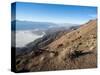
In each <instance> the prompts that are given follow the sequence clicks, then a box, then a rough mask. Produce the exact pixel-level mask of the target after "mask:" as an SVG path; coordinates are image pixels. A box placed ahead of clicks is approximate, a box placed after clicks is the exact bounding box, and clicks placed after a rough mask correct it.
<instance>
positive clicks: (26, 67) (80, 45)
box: [16, 19, 97, 72]
mask: <svg viewBox="0 0 100 75" xmlns="http://www.w3.org/2000/svg"><path fill="white" fill-rule="evenodd" d="M96 67H97V19H96V20H90V21H89V22H87V23H85V24H83V25H80V26H75V27H74V26H73V27H71V28H70V29H64V30H60V31H56V32H54V33H52V32H50V33H48V34H46V35H44V36H43V37H42V38H39V39H36V40H35V41H33V42H31V43H29V44H27V45H26V47H25V48H22V52H19V54H18V55H16V70H17V72H28V71H47V70H48V71H49V70H64V69H83V68H96Z"/></svg>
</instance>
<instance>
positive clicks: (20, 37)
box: [16, 31, 43, 47]
mask: <svg viewBox="0 0 100 75" xmlns="http://www.w3.org/2000/svg"><path fill="white" fill-rule="evenodd" d="M42 36H43V35H36V34H34V33H31V31H17V32H16V47H24V46H25V45H26V44H28V43H30V42H32V41H34V40H36V39H37V38H40V37H42Z"/></svg>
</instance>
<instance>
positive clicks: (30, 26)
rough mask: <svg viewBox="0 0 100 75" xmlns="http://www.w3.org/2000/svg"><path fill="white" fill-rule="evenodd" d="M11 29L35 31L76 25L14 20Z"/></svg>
mask: <svg viewBox="0 0 100 75" xmlns="http://www.w3.org/2000/svg"><path fill="white" fill-rule="evenodd" d="M11 25H12V26H11V27H12V28H11V29H12V30H15V28H16V30H34V29H39V30H45V29H49V28H57V27H69V26H73V25H76V24H69V23H68V24H67V23H66V24H64V25H63V24H61V25H59V24H57V23H52V22H33V21H20V20H13V21H12V22H11Z"/></svg>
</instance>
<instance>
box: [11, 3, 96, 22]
mask: <svg viewBox="0 0 100 75" xmlns="http://www.w3.org/2000/svg"><path fill="white" fill-rule="evenodd" d="M14 10H15V9H14V8H13V10H12V13H14V12H15V11H14ZM13 17H14V15H13ZM95 18H97V8H96V7H89V6H73V5H58V4H39V3H25V2H24V3H23V2H17V3H16V20H24V21H37V22H54V23H72V24H83V23H85V22H87V21H89V20H91V19H95Z"/></svg>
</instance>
